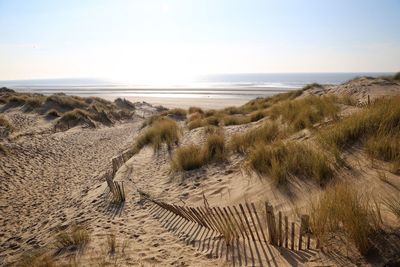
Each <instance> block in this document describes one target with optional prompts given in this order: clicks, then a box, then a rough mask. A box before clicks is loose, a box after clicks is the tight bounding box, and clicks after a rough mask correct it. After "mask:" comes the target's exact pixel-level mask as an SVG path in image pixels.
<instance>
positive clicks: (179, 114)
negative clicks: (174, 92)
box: [161, 108, 187, 119]
mask: <svg viewBox="0 0 400 267" xmlns="http://www.w3.org/2000/svg"><path fill="white" fill-rule="evenodd" d="M186 114H187V111H186V110H185V109H182V108H173V109H169V110H166V111H163V112H161V115H162V116H171V117H174V118H178V119H185V118H186Z"/></svg>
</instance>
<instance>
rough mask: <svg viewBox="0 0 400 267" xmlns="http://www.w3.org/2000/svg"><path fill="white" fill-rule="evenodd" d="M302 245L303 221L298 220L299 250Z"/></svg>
mask: <svg viewBox="0 0 400 267" xmlns="http://www.w3.org/2000/svg"><path fill="white" fill-rule="evenodd" d="M302 245H303V221H302V220H300V227H299V250H301V249H302Z"/></svg>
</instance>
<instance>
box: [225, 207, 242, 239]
mask: <svg viewBox="0 0 400 267" xmlns="http://www.w3.org/2000/svg"><path fill="white" fill-rule="evenodd" d="M227 210H228V211H229V213H230V215H231V216H232V218H233V221H234V222H235V225H236V229H237V231H238V232H239V233H240V235H241V236H242V238H243V239H245V237H244V233H243V229H242V227H241V225H240V224H239V222H238V220H237V219H236V216H235V215H234V214H233V212H232V210H231V208H230V207H229V206H228V207H227Z"/></svg>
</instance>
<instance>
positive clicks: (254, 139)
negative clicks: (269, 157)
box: [229, 121, 279, 154]
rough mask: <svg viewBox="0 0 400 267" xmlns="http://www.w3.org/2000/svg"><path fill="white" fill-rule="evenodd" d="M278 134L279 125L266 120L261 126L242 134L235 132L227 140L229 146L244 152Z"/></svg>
mask: <svg viewBox="0 0 400 267" xmlns="http://www.w3.org/2000/svg"><path fill="white" fill-rule="evenodd" d="M278 136H279V127H278V124H277V123H275V122H270V121H267V122H265V123H264V124H263V125H262V126H260V127H258V128H255V129H251V130H249V131H247V132H246V133H244V134H235V135H233V136H232V138H231V140H230V142H229V148H230V149H231V150H232V151H234V152H236V153H239V154H244V153H246V152H248V151H249V150H250V149H252V148H254V147H255V146H256V145H259V144H261V145H262V144H268V143H270V142H272V141H274V140H275V139H277V138H278Z"/></svg>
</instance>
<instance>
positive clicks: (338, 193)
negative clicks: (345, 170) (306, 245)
mask: <svg viewBox="0 0 400 267" xmlns="http://www.w3.org/2000/svg"><path fill="white" fill-rule="evenodd" d="M377 207H378V206H376V205H373V201H371V199H370V198H369V197H368V196H363V195H361V194H359V193H358V192H357V191H356V190H355V189H354V188H351V187H350V186H349V185H346V184H337V185H335V186H332V187H329V188H328V189H327V190H326V191H325V192H324V193H323V194H322V195H321V196H320V197H319V198H318V199H317V201H314V202H312V203H311V207H310V226H311V230H312V232H313V234H314V235H315V236H316V237H317V238H318V239H319V240H320V242H321V244H322V245H324V243H326V241H327V240H328V239H329V237H330V236H331V235H334V234H336V233H342V232H344V235H345V236H346V238H347V239H348V240H349V241H352V242H353V243H354V244H355V246H356V247H357V249H358V250H359V251H360V252H361V253H362V254H364V255H365V254H366V253H367V252H368V250H369V249H370V248H371V244H370V242H369V236H370V235H371V234H372V233H373V232H374V231H375V230H377V229H378V227H379V221H380V216H379V212H380V211H379V210H378V209H377Z"/></svg>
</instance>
